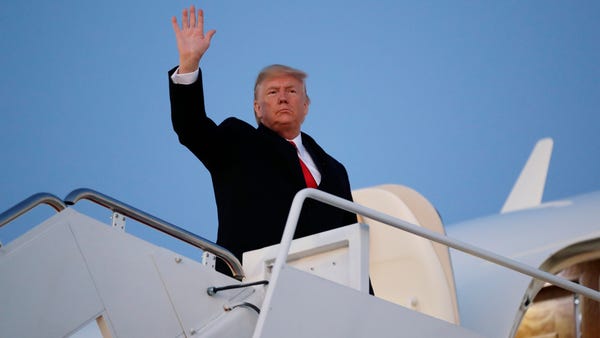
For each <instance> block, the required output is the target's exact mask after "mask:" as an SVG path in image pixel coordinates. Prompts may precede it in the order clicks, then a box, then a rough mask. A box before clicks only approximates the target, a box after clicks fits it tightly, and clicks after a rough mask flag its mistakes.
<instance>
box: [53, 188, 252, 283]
mask: <svg viewBox="0 0 600 338" xmlns="http://www.w3.org/2000/svg"><path fill="white" fill-rule="evenodd" d="M82 199H86V200H89V201H91V202H94V203H96V204H99V205H101V206H103V207H105V208H107V209H110V210H112V211H113V212H118V213H120V214H122V215H124V216H127V217H129V218H131V219H134V220H136V221H138V222H140V223H143V224H146V225H148V226H150V227H152V228H154V229H156V230H159V231H161V232H164V233H166V234H168V235H171V236H173V237H175V238H177V239H179V240H181V241H183V242H186V243H188V244H191V245H193V246H195V247H197V248H200V249H202V250H204V251H208V252H210V253H213V254H214V255H215V256H217V257H219V258H221V259H223V261H225V263H226V264H227V266H229V269H231V272H232V273H233V277H234V278H236V279H238V280H242V279H243V278H244V270H243V269H242V264H241V263H240V261H239V260H238V259H237V258H236V257H235V256H234V255H233V253H231V252H230V251H229V250H227V249H225V248H223V247H222V246H220V245H217V244H215V243H213V242H211V241H209V240H207V239H205V238H203V237H200V236H198V235H196V234H194V233H191V232H189V231H187V230H185V229H182V228H180V227H178V226H176V225H173V224H171V223H169V222H167V221H164V220H162V219H160V218H158V217H154V216H152V215H150V214H148V213H146V212H144V211H141V210H139V209H137V208H134V207H132V206H130V205H128V204H126V203H123V202H121V201H119V200H116V199H114V198H112V197H110V196H107V195H104V194H102V193H100V192H97V191H94V190H92V189H87V188H81V189H76V190H73V191H71V192H70V193H69V194H68V195H67V196H66V197H65V203H66V204H67V205H74V204H75V203H77V202H78V201H80V200H82Z"/></svg>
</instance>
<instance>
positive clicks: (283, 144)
mask: <svg viewBox="0 0 600 338" xmlns="http://www.w3.org/2000/svg"><path fill="white" fill-rule="evenodd" d="M174 71H175V69H172V70H171V71H170V72H169V93H170V99H171V119H172V122H173V128H174V129H175V132H176V133H177V135H178V136H179V141H180V142H181V144H183V145H185V146H186V147H187V148H188V149H189V150H190V151H191V152H192V153H194V155H196V157H198V159H200V161H202V163H203V164H204V166H205V167H206V168H207V169H208V171H209V172H210V174H211V177H212V183H213V188H214V193H215V199H216V205H217V213H218V221H219V228H218V233H217V244H219V245H221V246H223V247H225V248H226V249H228V250H230V251H231V252H232V253H233V254H234V255H235V256H236V257H238V258H239V259H240V260H241V258H242V254H243V253H244V252H245V251H249V250H254V249H258V248H262V247H265V246H268V245H272V244H277V243H279V242H280V241H281V236H282V234H283V228H284V226H285V222H286V219H287V215H288V212H289V209H290V206H291V203H292V200H293V198H294V195H295V194H296V193H297V192H298V191H299V190H301V189H303V188H305V187H306V184H305V182H304V176H303V175H302V169H301V167H300V164H299V161H298V156H297V154H296V150H295V148H294V146H293V145H291V144H290V143H289V142H287V141H286V140H285V139H284V138H282V137H281V136H279V135H278V134H276V133H275V132H273V131H272V130H270V129H269V128H267V127H265V126H263V125H259V127H258V128H255V127H253V126H251V125H250V124H248V123H246V122H244V121H241V120H239V119H236V118H228V119H226V120H225V121H223V122H222V123H221V124H219V125H217V124H216V123H215V122H213V121H212V120H211V119H210V118H208V117H207V116H206V111H205V107H204V94H203V87H202V73H200V74H199V76H198V80H197V81H196V82H195V83H193V84H191V85H178V84H175V83H173V81H171V79H170V77H171V75H172V73H173V72H174ZM302 143H303V145H304V147H305V148H306V150H307V151H308V152H309V153H310V155H311V157H312V158H313V160H314V162H315V164H316V166H317V168H318V169H319V172H320V173H321V183H320V184H319V187H318V189H319V190H322V191H325V192H328V193H331V194H334V195H337V196H339V197H342V198H345V199H347V200H352V195H351V190H350V183H349V181H348V174H347V172H346V169H345V168H344V166H343V165H342V164H341V163H339V162H338V161H336V160H335V159H334V158H333V157H331V156H329V155H328V154H327V153H326V152H325V151H324V150H323V149H322V148H321V147H320V146H319V145H318V144H317V143H316V142H315V141H314V140H313V138H311V137H310V136H309V135H307V134H305V133H302ZM353 223H356V216H355V215H354V214H350V213H348V212H345V211H342V210H339V209H336V208H333V207H331V206H327V205H324V204H322V203H320V202H316V201H313V200H309V201H307V202H306V203H305V205H304V208H303V211H302V213H301V215H300V220H299V222H298V227H297V229H296V233H295V236H294V237H295V238H299V237H303V236H308V235H311V234H315V233H318V232H322V231H325V230H330V229H333V228H337V227H340V226H344V225H348V224H353ZM217 268H218V270H220V271H222V272H228V271H226V270H227V269H224V264H218V267H217Z"/></svg>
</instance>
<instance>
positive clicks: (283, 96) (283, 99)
mask: <svg viewBox="0 0 600 338" xmlns="http://www.w3.org/2000/svg"><path fill="white" fill-rule="evenodd" d="M277 99H278V102H279V103H288V97H287V93H286V92H285V91H283V92H281V93H279V96H278V97H277Z"/></svg>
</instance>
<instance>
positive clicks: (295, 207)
mask: <svg viewBox="0 0 600 338" xmlns="http://www.w3.org/2000/svg"><path fill="white" fill-rule="evenodd" d="M307 198H312V199H314V200H317V201H320V202H323V203H326V204H329V205H332V206H335V207H337V208H340V209H343V210H346V211H349V212H352V213H357V214H360V215H363V216H365V217H368V218H371V219H374V220H376V221H379V222H382V223H385V224H388V225H390V226H393V227H395V228H398V229H401V230H404V231H407V232H410V233H412V234H415V235H417V236H420V237H424V238H427V239H429V240H432V241H434V242H438V243H441V244H444V245H447V246H449V247H451V248H454V249H456V250H460V251H462V252H465V253H468V254H470V255H473V256H476V257H479V258H482V259H485V260H487V261H489V262H492V263H495V264H498V265H501V266H504V267H506V268H509V269H512V270H515V271H518V272H520V273H522V274H525V275H528V276H530V277H533V278H537V279H539V280H542V281H545V282H548V283H550V284H553V285H556V286H560V287H561V288H564V289H566V290H569V291H572V292H574V293H579V294H581V295H584V296H586V297H588V298H590V299H594V300H595V301H597V302H600V292H598V291H596V290H593V289H590V288H587V287H584V286H582V285H579V284H576V283H573V282H571V281H569V280H567V279H565V278H562V277H558V276H556V275H553V274H551V273H548V272H545V271H542V270H540V269H536V268H533V267H531V266H529V265H527V264H523V263H520V262H518V261H515V260H512V259H510V258H507V257H503V256H501V255H498V254H495V253H493V252H491V251H488V250H485V249H482V248H478V247H476V246H474V245H471V244H468V243H465V242H462V241H459V240H456V239H453V238H450V237H448V236H445V235H442V234H439V233H437V232H434V231H431V230H429V229H425V228H423V227H419V226H417V225H414V224H411V223H409V222H406V221H403V220H401V219H399V218H395V217H392V216H390V215H386V214H384V213H382V212H379V211H376V210H373V209H370V208H367V207H365V206H362V205H360V204H356V203H353V202H350V201H347V200H345V199H343V198H340V197H337V196H334V195H331V194H328V193H326V192H323V191H319V190H316V189H311V188H306V189H303V190H300V191H299V192H298V193H297V194H296V196H295V197H294V201H293V202H292V207H291V209H290V213H289V215H288V219H287V222H286V225H285V230H284V231H283V236H282V238H281V249H280V250H279V252H278V254H277V258H276V260H275V265H274V267H273V274H272V279H273V278H277V276H278V275H279V271H280V270H281V268H282V267H283V264H284V263H285V262H286V260H287V255H288V251H289V249H290V245H291V243H292V239H293V237H294V232H295V231H296V226H297V225H298V218H299V217H300V211H301V209H302V205H303V204H304V200H306V199H307ZM267 296H268V295H267ZM265 304H268V302H267V299H265Z"/></svg>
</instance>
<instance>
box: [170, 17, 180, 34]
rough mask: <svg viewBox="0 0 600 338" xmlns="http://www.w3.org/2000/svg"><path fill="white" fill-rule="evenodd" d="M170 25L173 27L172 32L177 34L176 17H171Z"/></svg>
mask: <svg viewBox="0 0 600 338" xmlns="http://www.w3.org/2000/svg"><path fill="white" fill-rule="evenodd" d="M171 25H173V30H174V31H175V34H179V32H180V30H179V24H178V23H177V17H175V16H174V17H172V18H171Z"/></svg>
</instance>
